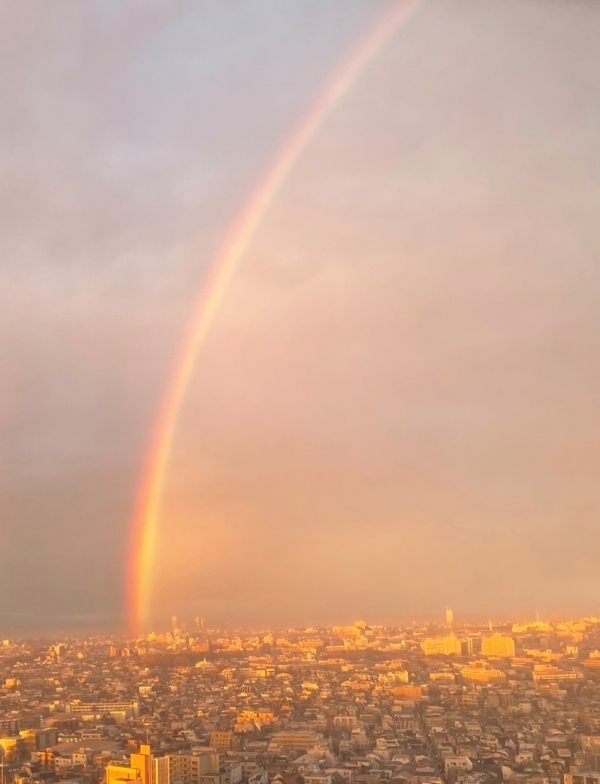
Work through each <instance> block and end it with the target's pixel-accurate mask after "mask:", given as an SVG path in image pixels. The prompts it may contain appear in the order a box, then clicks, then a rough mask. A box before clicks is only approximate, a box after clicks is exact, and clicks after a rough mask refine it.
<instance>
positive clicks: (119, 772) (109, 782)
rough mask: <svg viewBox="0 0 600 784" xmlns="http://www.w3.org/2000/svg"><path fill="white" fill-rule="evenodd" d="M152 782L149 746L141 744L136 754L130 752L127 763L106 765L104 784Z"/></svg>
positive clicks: (141, 783) (144, 783)
mask: <svg viewBox="0 0 600 784" xmlns="http://www.w3.org/2000/svg"><path fill="white" fill-rule="evenodd" d="M126 781H127V782H136V784H152V753H151V751H150V746H146V745H142V746H140V750H139V752H138V753H137V754H132V755H131V758H130V760H129V765H108V766H107V768H106V784H123V782H126Z"/></svg>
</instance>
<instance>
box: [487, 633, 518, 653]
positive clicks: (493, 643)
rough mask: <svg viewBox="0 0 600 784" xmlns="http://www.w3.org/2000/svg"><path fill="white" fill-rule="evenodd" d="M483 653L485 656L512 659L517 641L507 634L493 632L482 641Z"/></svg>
mask: <svg viewBox="0 0 600 784" xmlns="http://www.w3.org/2000/svg"><path fill="white" fill-rule="evenodd" d="M481 653H482V655H483V656H498V657H500V658H503V659H512V657H513V656H514V655H515V641H514V640H513V638H512V637H509V636H508V635H507V634H492V636H491V637H484V638H483V640H482V641H481Z"/></svg>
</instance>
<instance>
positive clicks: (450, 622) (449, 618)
mask: <svg viewBox="0 0 600 784" xmlns="http://www.w3.org/2000/svg"><path fill="white" fill-rule="evenodd" d="M446 626H454V610H451V609H450V608H449V607H447V608H446Z"/></svg>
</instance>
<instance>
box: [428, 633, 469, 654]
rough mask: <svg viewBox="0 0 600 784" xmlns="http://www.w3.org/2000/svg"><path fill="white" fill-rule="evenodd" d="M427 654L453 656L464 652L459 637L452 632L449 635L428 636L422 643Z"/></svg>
mask: <svg viewBox="0 0 600 784" xmlns="http://www.w3.org/2000/svg"><path fill="white" fill-rule="evenodd" d="M421 648H422V649H423V653H424V654H425V656H451V655H452V654H456V655H459V656H460V654H461V653H462V645H461V642H460V640H459V639H458V637H455V636H454V634H450V635H449V636H448V637H428V638H427V639H425V640H423V642H422V643H421Z"/></svg>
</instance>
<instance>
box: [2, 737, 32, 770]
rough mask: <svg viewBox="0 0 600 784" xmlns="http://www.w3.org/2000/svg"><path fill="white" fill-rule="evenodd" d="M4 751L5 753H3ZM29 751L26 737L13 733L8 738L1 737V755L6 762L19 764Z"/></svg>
mask: <svg viewBox="0 0 600 784" xmlns="http://www.w3.org/2000/svg"><path fill="white" fill-rule="evenodd" d="M2 752H3V753H2ZM26 752H27V746H26V743H25V739H24V738H22V737H21V736H20V735H11V736H10V737H8V738H0V755H1V756H2V757H3V758H4V761H5V762H8V763H11V764H18V763H20V762H23V760H24V759H25V756H26Z"/></svg>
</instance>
